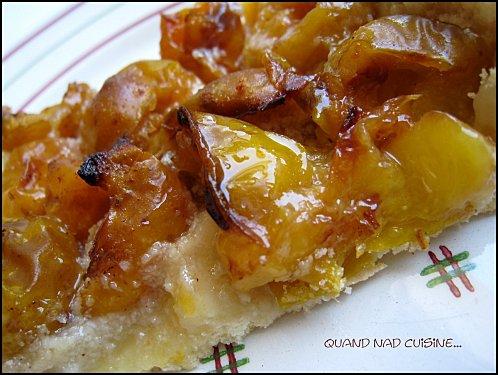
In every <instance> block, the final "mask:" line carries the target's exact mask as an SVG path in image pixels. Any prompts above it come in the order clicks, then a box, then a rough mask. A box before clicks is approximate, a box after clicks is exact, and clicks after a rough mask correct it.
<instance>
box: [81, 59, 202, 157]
mask: <svg viewBox="0 0 498 375" xmlns="http://www.w3.org/2000/svg"><path fill="white" fill-rule="evenodd" d="M200 87H202V83H201V82H200V80H199V79H198V78H197V77H196V76H195V75H194V74H192V73H190V72H188V71H186V70H185V69H183V68H182V67H181V65H180V64H179V63H178V62H176V61H169V60H157V61H155V60H146V61H138V62H136V63H133V64H131V65H129V66H127V67H126V68H124V69H123V70H121V71H120V72H118V73H117V74H115V75H114V76H112V77H110V78H108V79H107V80H106V82H105V83H104V85H103V86H102V88H101V89H100V91H99V92H98V94H97V96H96V97H95V100H94V101H93V102H92V107H91V110H92V115H93V119H94V124H92V125H91V126H88V127H86V128H85V130H84V132H83V141H84V145H85V146H86V148H85V151H86V152H87V153H91V152H95V151H105V150H108V149H109V148H111V147H112V145H113V144H114V143H115V142H116V141H117V140H118V138H120V137H122V136H127V137H128V138H129V139H131V140H132V141H133V142H134V143H135V144H136V145H137V146H139V147H141V148H143V149H145V150H149V151H150V152H152V153H154V154H159V153H160V152H164V146H163V144H164V143H167V144H168V145H171V144H172V142H171V140H170V138H172V137H174V135H171V134H169V133H167V130H166V129H165V128H164V127H163V124H164V122H165V115H166V114H167V112H168V110H170V109H171V108H172V107H174V106H175V105H178V103H180V102H182V101H184V100H186V99H187V98H188V97H190V96H191V95H192V94H193V93H195V92H196V91H197V90H198V89H199V88H200Z"/></svg>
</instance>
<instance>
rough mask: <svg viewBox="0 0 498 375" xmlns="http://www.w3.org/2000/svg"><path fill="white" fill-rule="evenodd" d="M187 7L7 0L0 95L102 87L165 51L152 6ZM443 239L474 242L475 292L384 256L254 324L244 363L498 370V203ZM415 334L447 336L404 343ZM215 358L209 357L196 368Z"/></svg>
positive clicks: (31, 105)
mask: <svg viewBox="0 0 498 375" xmlns="http://www.w3.org/2000/svg"><path fill="white" fill-rule="evenodd" d="M183 6H185V5H175V4H172V3H163V4H161V3H139V4H137V3H135V4H130V3H128V4H120V3H105V4H87V3H66V4H56V3H53V4H50V5H47V4H46V3H45V4H40V3H31V4H23V5H21V4H14V3H7V4H5V3H2V104H3V105H9V106H11V107H12V109H13V110H19V109H25V110H27V111H39V110H40V109H42V108H44V107H45V106H48V105H51V104H55V103H57V102H58V101H59V100H60V99H61V97H62V95H63V94H64V92H65V89H66V87H67V84H68V83H69V82H73V81H83V82H88V83H89V84H90V85H91V86H92V87H94V88H99V87H100V86H101V85H102V83H103V82H104V80H105V79H106V78H107V77H109V76H110V75H112V74H114V73H115V72H117V71H118V70H119V69H121V68H123V67H124V66H126V65H127V64H129V63H131V62H133V61H135V60H139V59H154V58H159V38H160V31H159V16H158V14H157V13H158V11H159V10H161V9H166V12H171V11H174V10H177V9H179V8H180V7H183ZM440 245H444V246H447V247H448V248H449V249H450V250H451V251H452V252H453V255H456V254H462V253H463V252H465V251H467V252H468V258H467V259H464V260H461V261H460V262H459V265H460V266H461V267H462V268H463V269H469V270H468V271H467V272H466V275H467V277H468V280H469V282H470V283H471V284H472V288H473V291H470V290H468V289H467V288H466V287H465V285H464V284H463V282H462V280H461V279H460V278H458V277H456V278H453V280H452V281H453V283H454V285H455V287H456V288H458V290H459V292H460V297H458V298H457V297H455V295H454V294H453V293H452V292H451V291H450V288H449V287H448V286H447V284H445V283H442V284H440V285H437V286H434V287H432V288H429V287H428V286H427V282H429V281H430V280H432V279H434V278H436V277H437V276H439V273H438V272H437V271H436V272H435V273H431V274H428V275H425V276H421V275H420V273H421V271H422V269H424V268H425V267H426V266H428V265H431V264H432V261H431V259H430V257H429V255H428V253H423V252H420V253H416V254H401V255H398V256H396V257H389V258H387V259H386V262H387V263H388V265H389V267H388V268H387V269H386V270H384V271H381V272H380V273H379V274H377V275H376V276H374V277H373V278H372V279H370V280H369V281H368V282H366V283H364V284H360V285H357V286H355V287H353V293H352V295H342V296H341V297H340V298H339V299H338V300H337V301H331V302H329V303H326V304H322V305H320V306H318V307H315V308H314V309H313V310H312V311H310V312H307V313H299V314H291V315H289V316H286V317H284V318H282V319H280V320H279V321H277V322H276V323H275V324H273V325H272V326H271V327H269V328H268V329H265V330H257V331H255V332H253V333H252V334H250V335H249V336H248V337H247V338H246V340H245V342H244V343H243V344H242V345H238V346H235V349H236V352H235V354H234V357H235V360H236V361H238V370H239V372H245V371H278V372H283V371H296V372H298V371H448V372H461V371H496V333H495V331H496V295H495V293H496V283H495V280H496V267H495V264H496V214H492V215H487V216H482V217H479V218H476V219H474V220H472V221H471V222H470V223H468V224H465V225H461V226H459V227H456V228H452V229H450V230H448V231H446V232H445V233H444V234H443V235H442V236H440V237H439V238H437V239H434V240H433V241H432V244H431V247H430V250H432V251H433V252H434V254H435V255H436V256H437V258H438V259H443V258H444V256H443V254H442V252H441V250H440V249H439V246H440ZM465 255H466V253H463V255H461V256H462V257H465ZM446 270H447V271H448V272H450V271H452V266H448V267H446ZM329 339H330V340H329ZM340 339H349V340H352V339H355V340H356V341H358V340H361V339H363V341H361V344H362V345H363V346H365V347H363V348H361V347H360V348H357V347H354V348H351V347H347V346H346V347H339V348H338V347H332V348H327V347H325V342H326V341H327V340H329V341H327V345H329V344H331V343H332V342H335V343H336V344H340ZM419 339H425V340H426V341H425V342H426V343H428V342H432V341H433V340H430V339H438V340H439V343H440V344H442V343H443V340H446V341H444V343H445V344H446V345H448V344H449V343H451V344H452V347H442V348H441V347H438V348H434V347H429V348H414V347H409V346H410V345H411V346H413V340H419ZM428 339H429V340H428ZM449 339H451V341H449ZM333 340H335V341H333ZM374 340H375V341H374ZM380 340H383V341H382V346H383V347H379V345H378V344H380V343H381V341H380ZM410 340H412V341H410ZM416 342H417V343H418V341H416ZM342 344H343V345H344V344H346V345H347V344H348V342H347V341H345V340H343V341H342ZM393 346H395V347H393ZM223 349H224V348H223V347H222V346H220V348H219V351H220V352H221V354H222V355H221V358H220V361H219V365H221V366H228V364H229V357H231V356H228V355H226V354H223V351H224V350H223ZM233 360H234V359H233V357H232V361H233ZM215 366H216V361H214V360H211V361H209V362H207V363H204V364H201V365H200V367H199V368H198V369H197V370H196V371H211V370H214V369H215ZM227 371H228V370H227Z"/></svg>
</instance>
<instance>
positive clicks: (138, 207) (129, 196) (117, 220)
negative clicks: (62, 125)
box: [78, 141, 193, 316]
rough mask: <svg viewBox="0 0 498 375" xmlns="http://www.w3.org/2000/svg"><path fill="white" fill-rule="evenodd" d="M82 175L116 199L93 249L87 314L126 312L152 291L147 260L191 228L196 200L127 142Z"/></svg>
mask: <svg viewBox="0 0 498 375" xmlns="http://www.w3.org/2000/svg"><path fill="white" fill-rule="evenodd" d="M78 174H79V175H80V176H81V177H82V178H83V179H84V180H85V181H86V182H87V183H89V184H90V185H96V186H99V187H101V188H102V189H104V190H105V191H106V192H107V193H108V194H109V196H110V198H111V207H110V210H109V212H108V213H107V215H106V216H105V218H104V220H103V222H102V223H101V225H100V226H99V228H98V229H97V232H96V234H95V239H94V241H93V246H92V248H91V250H90V265H89V267H88V270H87V273H86V281H85V284H84V285H83V287H82V288H81V289H80V297H81V302H80V303H81V307H82V311H83V313H84V314H86V315H94V316H96V315H102V314H105V313H109V312H113V311H123V310H125V309H127V308H130V307H132V306H133V305H134V304H135V303H136V302H137V301H138V299H139V298H140V296H141V295H143V294H144V292H145V291H146V290H147V283H146V281H145V280H144V276H145V274H146V271H144V265H145V263H144V261H143V258H142V257H143V256H146V255H145V254H146V253H147V251H148V250H149V249H150V248H151V246H152V245H153V244H154V243H156V242H157V243H161V242H164V241H166V242H171V241H174V240H175V239H176V238H178V237H179V236H180V235H181V234H182V233H183V232H184V231H185V230H186V229H187V228H188V225H189V221H190V219H191V215H192V213H193V207H192V204H191V202H190V197H189V194H188V192H187V191H186V190H185V189H184V187H183V186H182V185H181V183H180V181H179V180H178V177H177V176H176V174H175V173H174V172H173V171H172V170H171V169H170V168H169V167H167V166H165V165H163V164H162V163H161V162H160V161H159V160H157V159H156V158H155V157H154V156H152V155H151V154H149V153H147V152H143V151H141V150H140V149H138V148H137V147H134V146H132V145H129V144H128V143H127V142H126V141H122V142H120V143H118V144H117V145H115V146H114V148H113V149H112V150H111V151H109V152H108V153H97V154H94V155H92V156H90V157H89V158H88V159H87V160H86V161H85V162H84V163H83V165H82V166H81V168H80V170H79V172H78Z"/></svg>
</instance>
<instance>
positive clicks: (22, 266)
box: [2, 216, 83, 358]
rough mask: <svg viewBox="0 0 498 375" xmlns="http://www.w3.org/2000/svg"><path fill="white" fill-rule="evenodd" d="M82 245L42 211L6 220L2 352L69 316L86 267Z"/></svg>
mask: <svg viewBox="0 0 498 375" xmlns="http://www.w3.org/2000/svg"><path fill="white" fill-rule="evenodd" d="M79 256H80V251H79V246H78V243H77V242H76V239H75V238H74V236H72V235H71V234H70V232H69V231H68V229H67V227H66V226H65V225H64V224H63V223H62V222H61V221H60V220H59V219H56V218H53V217H49V216H39V217H37V218H34V219H31V220H29V221H27V220H25V219H18V220H11V221H6V222H3V224H2V357H4V358H10V357H12V356H14V355H16V354H18V353H20V352H21V351H22V350H23V349H24V348H25V347H26V346H27V345H29V344H30V343H31V341H32V340H34V339H35V338H36V336H37V333H38V331H40V332H49V333H50V332H54V331H55V330H56V329H58V328H60V327H62V326H63V325H64V323H65V322H66V321H67V320H68V319H69V318H70V316H69V306H70V303H71V300H72V298H73V293H74V290H75V287H76V286H77V283H78V281H79V278H80V277H81V276H82V274H83V268H82V267H81V266H80V264H79V263H78V261H77V258H78V257H79Z"/></svg>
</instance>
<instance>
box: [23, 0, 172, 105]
mask: <svg viewBox="0 0 498 375" xmlns="http://www.w3.org/2000/svg"><path fill="white" fill-rule="evenodd" d="M179 4H180V3H171V4H169V5H167V6H165V7H162V8H160V9H158V10H155V11H154V12H152V13H150V14H148V15H146V16H144V17H142V18H140V19H139V20H137V21H135V22H133V23H132V24H130V25H128V26H126V27H125V28H123V29H121V30H119V31H118V32H116V33H115V34H113V35H111V36H110V37H108V38H107V39H104V40H103V41H102V42H100V43H99V44H97V45H96V46H94V47H92V48H90V49H89V50H88V51H86V52H85V53H84V54H82V55H81V56H79V57H78V58H77V59H76V60H74V61H73V62H72V63H71V64H69V65H68V66H66V67H65V68H64V69H63V70H61V71H60V72H59V73H58V74H56V75H55V76H54V77H52V79H50V80H49V81H48V82H47V83H46V84H45V85H43V86H42V88H41V89H39V90H38V91H37V92H36V93H34V94H33V95H32V96H31V97H30V98H29V99H28V100H27V101H26V102H25V103H24V104H23V105H22V106H21V108H20V109H19V111H23V110H24V109H25V108H26V107H27V106H28V105H30V104H31V103H32V102H33V101H34V100H35V99H36V98H38V96H40V95H41V94H42V93H43V92H44V91H45V90H46V89H48V88H49V87H50V86H52V85H53V84H54V83H55V82H56V81H57V80H58V79H59V78H61V77H62V76H63V75H64V74H66V73H67V72H69V71H70V70H71V69H73V68H74V67H75V66H76V65H78V64H79V63H81V62H82V61H83V60H85V59H87V58H88V57H89V56H91V55H92V54H93V53H95V52H96V51H98V50H99V49H100V48H102V47H104V46H105V45H106V44H108V43H109V42H111V41H113V40H114V39H116V38H117V37H119V36H121V35H123V34H125V33H126V32H128V31H130V30H131V29H133V28H134V27H136V26H138V25H140V24H142V23H143V22H145V21H147V20H148V19H150V18H152V17H154V16H156V15H158V14H159V13H161V12H164V11H165V10H168V9H170V8H173V7H175V6H177V5H179Z"/></svg>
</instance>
